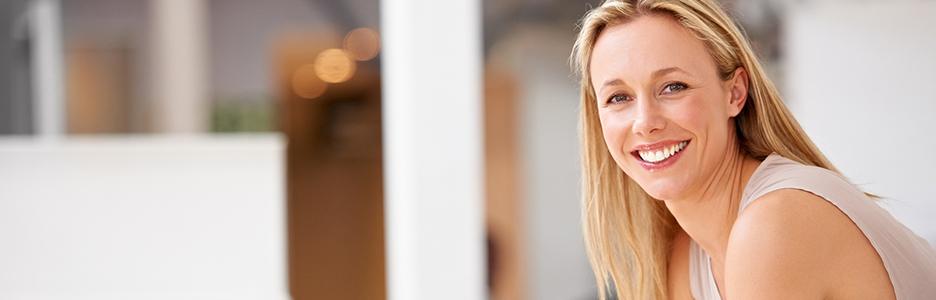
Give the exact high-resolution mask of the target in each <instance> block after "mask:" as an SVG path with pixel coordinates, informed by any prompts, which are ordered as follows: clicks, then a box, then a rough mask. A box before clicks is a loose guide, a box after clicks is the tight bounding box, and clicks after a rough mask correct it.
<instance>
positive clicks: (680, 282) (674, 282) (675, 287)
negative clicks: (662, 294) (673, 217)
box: [667, 230, 692, 300]
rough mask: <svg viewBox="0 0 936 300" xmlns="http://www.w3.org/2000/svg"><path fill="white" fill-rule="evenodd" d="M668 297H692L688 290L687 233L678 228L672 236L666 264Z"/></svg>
mask: <svg viewBox="0 0 936 300" xmlns="http://www.w3.org/2000/svg"><path fill="white" fill-rule="evenodd" d="M668 273H669V274H668V278H667V285H668V289H669V299H673V300H681V299H689V300H691V299H692V292H691V291H690V290H689V235H687V234H686V233H685V232H683V231H682V230H680V231H679V232H678V233H676V236H674V237H673V243H672V248H671V249H670V258H669V266H668Z"/></svg>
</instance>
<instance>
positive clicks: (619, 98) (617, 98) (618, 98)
mask: <svg viewBox="0 0 936 300" xmlns="http://www.w3.org/2000/svg"><path fill="white" fill-rule="evenodd" d="M630 100H631V99H630V97H628V96H625V95H621V94H617V95H612V96H611V97H609V98H608V104H618V103H624V102H627V101H630Z"/></svg>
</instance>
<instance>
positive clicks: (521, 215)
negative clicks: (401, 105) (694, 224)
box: [0, 0, 936, 299]
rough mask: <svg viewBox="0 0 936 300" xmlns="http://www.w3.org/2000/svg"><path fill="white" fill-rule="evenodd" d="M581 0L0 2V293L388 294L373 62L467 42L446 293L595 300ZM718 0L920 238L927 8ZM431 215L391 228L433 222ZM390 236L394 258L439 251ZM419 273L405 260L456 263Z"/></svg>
mask: <svg viewBox="0 0 936 300" xmlns="http://www.w3.org/2000/svg"><path fill="white" fill-rule="evenodd" d="M600 2H601V1H596V0H590V1H558V0H499V1H494V0H472V1H467V0H466V1H458V3H461V4H459V5H465V6H467V7H475V8H476V10H468V11H467V12H461V11H457V10H453V9H452V8H453V7H460V6H456V5H453V4H448V3H435V2H432V1H425V2H418V1H392V0H386V1H385V2H384V3H381V2H380V1H379V0H343V1H329V0H269V1H251V0H6V1H2V2H0V241H3V243H2V246H0V298H4V299H127V298H131V299H167V298H168V299H385V298H388V297H390V298H400V297H393V296H392V295H395V294H394V293H393V292H392V291H393V290H394V289H395V287H394V284H400V282H403V280H399V279H397V280H394V279H393V278H388V277H393V276H406V275H405V274H407V273H405V272H402V273H401V272H393V271H392V270H390V269H391V268H388V267H387V266H388V265H393V264H394V262H393V261H392V260H395V259H397V256H394V255H388V250H387V248H388V246H387V245H390V244H392V243H396V244H397V245H403V246H401V247H402V248H399V249H409V248H406V247H404V246H405V245H409V244H408V243H410V242H411V240H409V239H406V238H402V237H407V236H408V235H406V234H405V233H399V232H397V231H396V230H405V229H406V228H407V227H388V226H387V225H386V224H390V223H389V222H392V220H390V219H391V218H395V217H394V216H396V215H393V214H389V213H388V212H387V211H388V209H387V205H390V203H391V202H388V201H390V199H389V197H385V194H386V193H385V191H387V188H388V186H387V185H388V182H392V181H388V180H390V179H389V178H385V174H394V173H388V172H387V170H386V169H385V168H386V166H388V165H387V164H385V159H387V158H388V157H390V158H393V157H396V156H387V154H386V153H385V150H384V149H386V143H388V142H393V141H390V140H387V137H386V136H385V134H386V133H387V132H388V128H386V124H387V123H386V118H387V117H388V114H390V113H399V112H397V111H395V110H388V109H387V107H386V106H387V105H389V104H393V103H390V102H387V101H388V98H387V91H386V90H387V89H388V88H395V87H394V86H389V87H386V88H384V86H383V85H382V82H388V81H389V79H397V78H398V77H393V76H391V75H397V74H401V73H390V72H388V71H387V70H382V66H384V67H386V66H387V65H388V64H390V63H394V61H384V60H385V59H391V57H398V56H391V57H388V56H386V55H384V51H385V49H386V47H388V45H389V46H392V45H393V43H394V40H393V39H392V37H400V40H401V41H404V42H410V41H416V42H415V43H417V45H416V47H427V49H430V50H431V49H432V48H433V47H434V46H435V45H434V44H433V43H434V42H439V41H443V40H446V38H449V39H455V40H465V41H467V42H466V43H467V44H468V45H474V46H476V48H477V49H476V50H477V51H476V52H471V51H469V52H468V53H469V54H468V55H469V56H471V55H474V56H477V59H475V60H470V63H471V64H480V65H478V66H476V68H467V69H466V70H465V71H462V70H454V71H453V72H456V73H467V74H469V75H470V74H473V73H471V72H476V73H477V74H476V75H477V77H478V78H479V80H480V82H479V84H477V85H464V88H467V89H475V90H477V91H476V92H475V93H474V94H471V95H475V94H476V95H477V97H472V96H468V98H467V99H469V100H470V101H474V102H473V103H475V104H476V106H477V107H479V111H478V116H479V119H478V120H477V122H476V123H468V124H467V126H476V127H477V129H478V132H479V133H480V134H479V136H478V138H477V139H471V138H467V139H466V140H467V141H468V143H470V144H471V145H475V146H476V147H478V149H479V151H480V154H481V155H480V156H479V157H478V160H477V161H469V162H470V163H472V164H478V167H477V169H476V170H478V171H479V173H478V174H477V175H478V177H479V180H480V184H479V185H477V186H472V188H473V189H476V190H478V191H477V195H478V196H477V197H475V198H472V199H469V200H470V201H474V202H475V203H474V204H472V205H473V206H470V207H474V208H475V209H478V210H480V216H482V217H481V220H479V221H478V222H477V224H479V226H474V227H477V228H476V230H477V232H478V233H479V234H480V235H479V236H481V237H482V238H480V239H477V240H475V239H469V241H468V242H469V243H470V244H472V245H476V246H477V247H478V248H479V249H483V250H482V252H483V253H482V255H480V256H472V255H466V256H464V257H467V258H465V259H467V260H468V262H469V263H471V264H477V265H479V266H478V268H477V270H480V271H478V272H480V273H479V274H468V275H466V276H468V277H471V276H474V277H471V278H481V279H482V280H483V285H481V286H475V285H469V286H468V287H466V288H467V289H478V288H480V289H482V290H481V291H480V292H478V293H475V294H471V295H483V296H482V297H486V298H490V299H596V298H597V294H596V289H595V283H594V281H593V279H592V275H591V271H590V268H589V266H588V262H587V259H586V256H585V250H584V245H583V242H582V236H581V229H580V225H579V223H580V215H579V214H580V209H579V188H578V185H579V174H578V173H579V170H578V139H577V117H578V113H577V111H578V99H577V98H578V87H577V78H575V77H574V75H572V73H571V72H570V70H569V64H568V57H569V53H570V51H571V45H572V42H573V39H574V36H575V33H576V31H577V27H576V24H577V22H578V20H579V18H580V17H581V16H582V15H583V14H584V13H585V12H586V11H587V10H588V9H589V8H590V7H595V6H598V5H599V4H600ZM722 3H723V4H724V5H725V6H726V8H728V10H729V11H730V13H731V14H732V15H733V16H734V17H735V18H736V19H737V21H738V22H739V23H740V24H741V25H742V26H743V27H744V28H745V30H746V33H747V35H748V36H749V37H750V39H751V40H752V43H753V45H754V48H755V49H756V51H757V52H758V55H759V56H760V58H761V59H762V62H763V63H764V64H765V65H766V67H767V69H768V71H769V72H770V73H771V75H772V78H773V79H774V80H775V81H776V83H777V84H778V85H779V87H780V89H781V91H782V93H783V94H784V95H785V100H786V101H787V104H788V105H789V107H790V108H791V109H792V110H793V112H794V114H795V115H796V117H797V119H798V120H799V121H800V122H801V124H802V125H803V126H804V128H805V129H806V131H807V132H808V133H809V134H810V136H811V137H812V138H813V139H814V141H815V142H816V143H817V144H818V146H819V147H820V148H821V149H822V150H823V151H824V152H825V153H826V155H827V156H828V157H829V158H830V159H831V160H832V161H833V163H835V164H836V165H837V166H838V167H839V168H840V169H841V170H842V171H843V172H844V173H845V175H846V176H848V177H849V178H850V179H852V181H854V182H855V183H857V184H859V185H860V186H861V187H862V188H864V189H866V190H867V191H869V192H873V193H876V194H878V195H881V196H883V197H885V198H886V200H885V201H883V202H882V205H884V206H885V207H886V208H887V209H889V210H890V211H891V212H892V213H893V214H894V215H895V216H897V217H898V218H899V219H900V220H901V221H903V222H904V223H905V224H906V225H908V226H909V227H910V228H911V229H913V230H914V231H915V232H917V233H918V234H919V235H920V236H922V237H924V238H926V239H928V240H929V241H930V242H931V243H936V222H934V221H933V218H932V217H931V216H932V215H933V214H936V203H934V198H933V196H932V195H936V185H933V182H934V180H936V175H934V174H933V173H932V171H931V170H933V169H936V158H934V157H933V156H929V155H926V154H925V153H927V152H928V151H926V150H927V149H933V148H934V147H936V140H934V139H932V138H930V136H931V135H932V134H930V132H931V131H932V130H934V129H936V121H934V119H933V118H931V115H932V114H934V113H936V93H931V92H929V91H928V90H926V87H927V86H930V85H931V84H930V82H931V81H932V80H933V79H934V78H936V56H934V55H933V53H936V32H934V29H933V28H936V21H933V20H936V2H932V1H914V0H902V1H895V2H888V3H877V2H866V1H859V2H851V1H835V0H812V1H796V2H794V3H788V2H785V1H774V0H752V1H729V0H726V1H722ZM393 5H403V6H400V7H404V8H409V7H413V6H419V7H426V8H428V10H420V11H418V12H413V13H412V14H406V12H407V9H395V10H389V9H388V8H393V7H396V6H393ZM453 11H454V12H453ZM433 12H434V13H433ZM434 15H439V16H438V17H428V16H434ZM388 16H391V17H393V20H392V21H388V20H386V18H387V17H388ZM448 18H451V20H452V21H451V22H452V23H448V21H442V22H436V21H437V20H439V19H442V20H447V19H448ZM382 19H384V20H382ZM399 20H406V22H411V23H406V24H410V25H413V24H415V25H414V26H427V27H439V28H444V29H445V30H452V33H451V34H452V35H453V36H454V37H446V36H435V37H418V38H411V37H406V36H404V35H399V34H397V35H393V36H391V37H388V36H389V35H386V34H385V33H384V30H382V27H384V26H388V25H392V26H395V28H401V26H397V25H396V24H397V23H394V22H399ZM460 22H461V23H460ZM404 23H405V22H404ZM453 24H454V25H453ZM459 24H469V25H470V26H469V27H471V26H474V27H473V28H475V29H471V28H468V29H464V28H462V27H459V26H456V25H459ZM472 24H473V25H472ZM449 27H451V28H449ZM403 28H405V26H403ZM466 32H467V33H477V34H467V35H464V36H462V35H459V34H461V33H466ZM385 37H386V38H385ZM437 39H438V40H437ZM398 43H399V42H398ZM440 43H441V42H440ZM474 46H472V49H475V48H474ZM395 49H401V48H395ZM420 53H428V54H427V55H429V56H430V57H428V58H425V57H424V58H425V59H426V60H429V61H443V62H444V61H446V60H449V59H453V60H457V59H459V57H452V58H450V57H449V56H447V55H449V53H448V52H444V51H434V52H433V51H426V52H420ZM475 62H476V63H475ZM399 69H400V68H398V69H396V70H399ZM403 69H405V68H403ZM414 70H415V71H418V70H419V69H414ZM404 71H405V70H404ZM415 71H414V72H415ZM392 72H397V71H392ZM417 75H425V74H417ZM430 75H432V74H430ZM388 76H390V77H388ZM428 77H432V76H428ZM424 80H425V82H430V83H431V82H434V81H432V80H433V79H431V78H425V79H424ZM391 82H397V83H400V84H401V85H404V84H405V82H402V81H391ZM452 85H455V86H457V85H459V83H458V82H455V83H453V84H452ZM453 90H457V89H453ZM438 96H439V100H444V99H446V98H447V96H450V95H446V94H445V93H439V95H438ZM445 108H446V106H445V104H444V103H442V104H440V106H439V111H441V112H444V111H445ZM402 115H403V116H408V115H406V113H405V112H404V113H402ZM414 115H415V116H416V117H417V118H416V120H422V119H419V118H418V116H419V114H414ZM397 116H400V115H397ZM416 124H419V123H416ZM422 126H425V127H432V126H437V125H435V124H424V125H422ZM417 157H418V156H417ZM469 157H470V156H469ZM455 159H458V157H455ZM388 163H389V162H388ZM419 163H421V162H419V160H417V164H419ZM443 177H444V176H443ZM426 180H428V181H427V182H435V181H432V180H434V179H431V178H429V179H426ZM439 180H444V179H439ZM456 184H457V183H456ZM415 189H416V191H415V193H416V194H418V192H419V189H420V187H419V186H418V185H416V188H415ZM427 189H428V188H427ZM453 201H455V200H453ZM426 207H429V209H431V206H423V207H421V209H422V210H419V209H416V210H414V211H413V212H412V213H413V214H414V215H413V216H416V217H415V219H418V220H436V219H420V218H419V217H418V216H420V215H422V214H425V215H429V214H433V213H434V212H433V211H427V210H425V208H426ZM443 216H444V214H443ZM442 219H444V218H440V219H439V220H438V223H418V224H416V226H422V227H436V228H437V229H438V230H443V231H444V230H447V229H449V228H450V227H447V226H453V225H452V224H451V223H446V221H444V220H442ZM470 224H474V223H470ZM451 228H455V227H451ZM453 232H456V231H453ZM416 235H417V236H418V234H416ZM453 235H455V238H456V239H457V238H459V236H457V233H453ZM388 236H393V237H398V238H394V239H390V238H387V237H388ZM411 244H412V245H415V246H413V247H415V248H413V249H414V250H413V251H414V252H413V253H418V254H419V255H416V256H415V257H416V258H415V259H417V260H418V259H419V257H421V256H420V255H427V254H428V255H432V254H433V253H434V252H440V251H449V250H451V249H445V248H444V246H439V247H438V248H434V246H433V247H428V248H425V247H423V248H420V247H421V245H426V244H420V243H419V242H412V243H411ZM424 248H425V249H424ZM446 253H447V254H446V255H448V256H446V259H451V260H453V261H454V260H460V259H463V258H464V257H462V256H460V255H461V252H458V251H454V252H446ZM397 264H404V266H403V267H397V269H405V268H406V266H405V263H402V262H397ZM453 270H455V268H453ZM387 274H391V275H387ZM400 274H404V275H400ZM431 275H432V276H429V277H431V278H428V277H427V278H423V277H420V275H418V274H416V275H413V276H414V277H419V278H420V279H419V280H425V281H416V282H425V284H426V285H431V284H432V282H433V280H437V281H443V280H456V281H457V280H459V278H462V275H464V274H449V273H441V274H431ZM417 287H418V288H421V286H419V285H417ZM426 288H427V289H428V288H429V287H426ZM450 293H451V294H449V295H448V296H451V298H456V299H458V298H466V297H467V298H468V299H471V298H474V297H473V296H465V295H463V294H462V293H460V291H459V290H452V291H450ZM422 295H423V297H422V298H425V299H431V298H435V297H432V296H431V295H433V294H431V293H423V294H422ZM435 295H438V294H435ZM417 298H419V297H417Z"/></svg>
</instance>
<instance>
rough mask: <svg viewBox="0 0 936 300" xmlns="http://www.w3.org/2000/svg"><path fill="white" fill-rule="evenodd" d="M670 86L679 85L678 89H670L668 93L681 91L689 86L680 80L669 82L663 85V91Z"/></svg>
mask: <svg viewBox="0 0 936 300" xmlns="http://www.w3.org/2000/svg"><path fill="white" fill-rule="evenodd" d="M671 86H679V89H678V90H675V91H671V92H670V93H676V92H679V91H683V90H686V89H688V88H689V85H687V84H685V83H682V82H672V83H669V84H667V85H665V86H663V92H666V90H667V89H668V88H669V87H671Z"/></svg>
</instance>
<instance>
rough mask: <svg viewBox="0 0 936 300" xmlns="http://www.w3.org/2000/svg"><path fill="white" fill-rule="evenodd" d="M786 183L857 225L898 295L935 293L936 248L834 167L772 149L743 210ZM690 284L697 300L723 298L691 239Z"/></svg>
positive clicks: (746, 191) (706, 258)
mask: <svg viewBox="0 0 936 300" xmlns="http://www.w3.org/2000/svg"><path fill="white" fill-rule="evenodd" d="M787 188H793V189H799V190H804V191H807V192H810V193H813V194H815V195H817V196H819V197H822V198H823V199H825V200H826V201H829V202H830V203H832V204H833V205H835V206H836V207H838V209H839V210H841V211H842V212H843V213H845V215H847V216H848V217H849V218H851V220H852V221H853V222H855V224H856V225H858V228H859V229H860V230H861V231H862V232H863V233H864V235H865V236H866V237H867V238H868V240H869V241H870V242H871V245H872V246H873V247H874V249H875V250H877V252H878V255H880V256H881V260H882V261H883V262H884V268H885V269H886V270H887V273H888V275H889V276H890V280H891V284H892V285H893V286H894V293H895V294H896V295H897V299H898V300H910V299H913V300H915V299H936V250H934V249H933V247H932V246H930V244H929V243H928V242H927V241H926V240H924V239H922V238H920V237H919V236H917V235H915V234H914V233H913V232H912V231H910V230H909V229H907V228H906V227H904V226H903V224H901V223H900V222H899V221H897V220H896V219H894V217H893V216H891V214H890V213H888V212H887V211H886V210H884V209H883V208H881V207H880V206H878V205H877V203H875V202H874V201H873V200H871V199H869V198H868V197H867V196H865V195H864V193H863V192H861V191H860V190H858V188H856V187H855V186H854V185H852V184H850V183H849V182H848V181H847V180H845V179H844V178H843V177H841V176H840V175H838V174H836V173H834V172H832V171H829V170H826V169H823V168H818V167H813V166H806V165H802V164H800V163H797V162H795V161H792V160H789V159H787V158H784V157H782V156H780V155H777V154H776V153H774V154H771V155H770V156H768V157H767V158H766V159H764V161H763V162H762V163H761V164H760V166H758V167H757V169H756V170H755V171H754V174H753V175H751V179H750V180H749V181H748V183H747V185H745V187H744V194H743V195H742V197H741V208H740V209H739V210H738V215H740V214H741V212H742V211H744V208H745V207H747V206H748V204H750V203H751V201H753V200H754V199H757V198H760V197H761V196H763V195H765V194H767V193H769V192H771V191H775V190H778V189H787ZM689 286H690V290H691V291H692V297H693V298H695V299H697V300H716V299H721V295H720V294H719V292H718V286H717V285H716V284H715V277H714V276H713V275H712V265H711V257H709V256H708V254H706V253H705V251H704V250H702V247H699V246H698V245H697V244H696V243H695V242H694V241H690V242H689Z"/></svg>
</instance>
